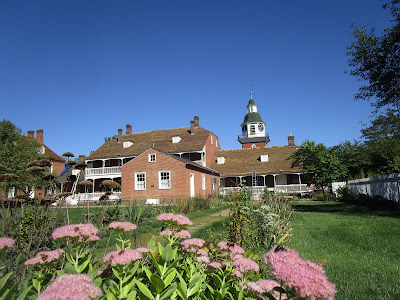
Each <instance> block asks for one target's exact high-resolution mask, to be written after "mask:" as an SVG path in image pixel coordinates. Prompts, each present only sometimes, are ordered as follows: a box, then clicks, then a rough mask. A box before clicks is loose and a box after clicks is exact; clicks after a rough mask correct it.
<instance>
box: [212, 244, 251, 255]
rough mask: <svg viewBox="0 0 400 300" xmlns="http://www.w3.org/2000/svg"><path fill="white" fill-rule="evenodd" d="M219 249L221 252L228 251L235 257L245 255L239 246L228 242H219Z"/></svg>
mask: <svg viewBox="0 0 400 300" xmlns="http://www.w3.org/2000/svg"><path fill="white" fill-rule="evenodd" d="M217 247H218V248H219V249H220V250H228V252H229V253H230V254H233V255H235V254H244V253H245V251H244V250H243V248H242V247H240V246H239V245H236V244H232V243H228V242H219V243H218V244H217Z"/></svg>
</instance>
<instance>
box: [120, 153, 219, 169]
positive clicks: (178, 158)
mask: <svg viewBox="0 0 400 300" xmlns="http://www.w3.org/2000/svg"><path fill="white" fill-rule="evenodd" d="M151 150H154V151H157V152H160V153H162V154H165V155H167V156H169V157H171V158H173V159H176V160H178V161H181V162H183V163H185V164H187V165H190V166H193V167H196V168H199V169H203V170H205V171H208V172H210V173H213V174H219V172H218V171H216V170H214V169H211V168H208V167H204V166H202V165H200V164H198V163H196V162H193V161H191V160H189V159H186V158H182V157H179V156H177V155H174V154H171V153H167V152H164V151H161V150H159V149H156V148H154V147H150V148H149V149H147V150H146V151H144V152H143V153H141V154H139V155H138V156H140V155H143V154H145V153H146V152H148V151H151ZM136 158H137V157H136ZM136 158H134V159H132V160H131V161H129V162H128V163H127V164H126V165H128V164H130V163H131V162H133V161H134V160H135V159H136ZM126 165H124V166H126ZM124 166H122V167H121V168H124Z"/></svg>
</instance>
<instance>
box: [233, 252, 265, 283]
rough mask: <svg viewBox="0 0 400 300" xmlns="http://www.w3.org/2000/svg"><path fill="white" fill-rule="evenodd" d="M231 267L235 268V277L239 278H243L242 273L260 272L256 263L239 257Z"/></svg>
mask: <svg viewBox="0 0 400 300" xmlns="http://www.w3.org/2000/svg"><path fill="white" fill-rule="evenodd" d="M232 265H233V266H234V267H236V271H235V275H236V276H237V277H239V278H243V273H248V272H258V271H260V267H259V266H258V263H256V262H255V261H254V260H252V259H251V258H246V257H240V258H238V259H235V260H234V261H233V263H232Z"/></svg>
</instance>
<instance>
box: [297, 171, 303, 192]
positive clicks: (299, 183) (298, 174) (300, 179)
mask: <svg viewBox="0 0 400 300" xmlns="http://www.w3.org/2000/svg"><path fill="white" fill-rule="evenodd" d="M297 175H299V189H300V192H301V191H302V190H301V176H300V173H297Z"/></svg>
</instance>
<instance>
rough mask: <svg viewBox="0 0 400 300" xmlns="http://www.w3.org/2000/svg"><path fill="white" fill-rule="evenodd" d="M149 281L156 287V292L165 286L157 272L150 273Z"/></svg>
mask: <svg viewBox="0 0 400 300" xmlns="http://www.w3.org/2000/svg"><path fill="white" fill-rule="evenodd" d="M150 282H151V283H152V284H153V286H154V287H155V288H156V290H157V293H158V294H159V293H160V292H161V291H162V290H163V289H164V288H165V284H164V281H163V280H162V279H161V277H160V276H159V275H157V274H153V275H151V277H150Z"/></svg>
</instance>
